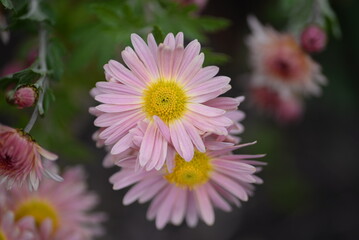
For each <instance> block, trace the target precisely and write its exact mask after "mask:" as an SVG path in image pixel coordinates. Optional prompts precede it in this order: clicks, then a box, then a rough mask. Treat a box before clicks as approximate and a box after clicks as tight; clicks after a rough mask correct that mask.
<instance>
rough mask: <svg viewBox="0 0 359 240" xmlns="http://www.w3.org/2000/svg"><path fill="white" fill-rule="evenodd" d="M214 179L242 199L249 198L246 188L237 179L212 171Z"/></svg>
mask: <svg viewBox="0 0 359 240" xmlns="http://www.w3.org/2000/svg"><path fill="white" fill-rule="evenodd" d="M212 179H213V181H215V182H216V183H217V184H218V185H220V186H221V187H223V188H224V189H226V190H227V191H228V192H230V193H231V194H233V195H234V196H236V197H237V198H239V199H241V200H242V201H247V200H248V195H247V193H246V192H245V191H244V189H243V188H242V187H241V186H240V185H239V184H238V183H236V182H235V181H233V180H231V179H230V178H228V177H225V176H224V175H222V174H220V173H217V172H213V173H212Z"/></svg>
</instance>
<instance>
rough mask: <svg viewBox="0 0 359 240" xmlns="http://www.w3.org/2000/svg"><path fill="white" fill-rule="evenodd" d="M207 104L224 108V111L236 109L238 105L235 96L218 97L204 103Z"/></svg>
mask: <svg viewBox="0 0 359 240" xmlns="http://www.w3.org/2000/svg"><path fill="white" fill-rule="evenodd" d="M204 104H205V105H207V106H210V107H215V108H220V109H224V110H226V111H230V110H236V109H237V107H238V105H239V100H238V99H237V98H231V97H218V98H214V99H211V100H209V101H207V102H205V103H204Z"/></svg>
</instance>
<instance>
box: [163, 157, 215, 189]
mask: <svg viewBox="0 0 359 240" xmlns="http://www.w3.org/2000/svg"><path fill="white" fill-rule="evenodd" d="M210 161H211V159H210V158H209V157H208V156H207V155H206V154H205V153H201V152H198V151H195V152H194V156H193V158H192V160H191V161H189V162H186V161H185V160H184V159H183V158H182V157H181V156H180V155H178V154H176V157H175V167H174V169H173V172H172V173H168V174H167V175H165V176H164V177H165V178H166V179H167V181H169V182H170V183H173V184H176V185H177V186H180V187H189V188H193V187H194V186H195V185H200V184H203V183H206V182H207V181H208V179H209V174H210V172H211V171H212V165H211V163H210Z"/></svg>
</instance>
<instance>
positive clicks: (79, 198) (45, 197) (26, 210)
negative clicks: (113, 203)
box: [7, 166, 105, 240]
mask: <svg viewBox="0 0 359 240" xmlns="http://www.w3.org/2000/svg"><path fill="white" fill-rule="evenodd" d="M52 167H55V166H52ZM63 176H64V181H63V182H62V183H58V182H54V181H51V180H49V179H46V180H44V181H43V182H41V184H40V187H39V189H38V191H37V192H30V191H28V190H27V189H25V188H16V189H15V188H14V189H12V190H11V191H9V193H8V197H7V200H8V205H9V209H11V210H12V211H13V212H14V213H15V219H16V221H21V220H23V219H28V218H30V219H33V221H34V222H35V225H36V229H35V231H34V233H35V235H36V240H50V239H51V240H72V239H76V240H90V239H93V237H96V236H100V235H102V234H103V229H102V227H101V226H100V223H101V222H102V221H103V220H104V218H105V216H104V215H103V214H102V213H90V212H89V211H91V210H92V209H93V208H94V207H95V206H96V204H97V203H98V198H97V195H95V194H93V193H90V192H88V191H87V184H86V182H85V174H84V171H83V169H82V168H81V167H73V168H70V169H67V170H66V171H65V172H64V174H63Z"/></svg>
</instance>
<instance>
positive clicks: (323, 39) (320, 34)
mask: <svg viewBox="0 0 359 240" xmlns="http://www.w3.org/2000/svg"><path fill="white" fill-rule="evenodd" d="M326 43H327V34H326V33H325V31H324V29H323V28H321V27H319V26H318V25H310V26H308V27H306V28H305V29H304V30H303V32H302V33H301V35H300V44H301V45H302V48H303V49H304V50H305V51H307V52H309V53H314V52H321V51H322V50H323V49H324V48H325V45H326Z"/></svg>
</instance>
